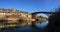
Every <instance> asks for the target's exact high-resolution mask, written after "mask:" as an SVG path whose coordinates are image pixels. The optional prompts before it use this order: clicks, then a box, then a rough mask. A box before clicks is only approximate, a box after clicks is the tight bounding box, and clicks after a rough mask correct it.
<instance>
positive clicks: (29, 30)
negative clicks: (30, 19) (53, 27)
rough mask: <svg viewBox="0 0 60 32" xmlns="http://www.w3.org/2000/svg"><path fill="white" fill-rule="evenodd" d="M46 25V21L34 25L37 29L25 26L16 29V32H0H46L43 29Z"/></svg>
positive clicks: (7, 31)
mask: <svg viewBox="0 0 60 32" xmlns="http://www.w3.org/2000/svg"><path fill="white" fill-rule="evenodd" d="M47 24H48V21H46V22H43V23H36V27H37V29H35V28H31V27H28V26H27V27H22V28H17V29H16V30H0V32H40V31H41V30H43V31H44V32H46V29H45V27H46V26H47ZM38 28H39V29H38Z"/></svg>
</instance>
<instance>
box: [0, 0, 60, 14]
mask: <svg viewBox="0 0 60 32" xmlns="http://www.w3.org/2000/svg"><path fill="white" fill-rule="evenodd" d="M59 5H60V0H0V8H7V9H18V10H21V11H25V12H29V13H32V12H38V11H49V12H50V11H53V10H54V9H56V8H57V7H59Z"/></svg>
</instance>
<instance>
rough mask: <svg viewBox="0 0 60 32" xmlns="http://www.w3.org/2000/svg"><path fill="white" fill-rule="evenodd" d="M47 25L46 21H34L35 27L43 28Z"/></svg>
mask: <svg viewBox="0 0 60 32" xmlns="http://www.w3.org/2000/svg"><path fill="white" fill-rule="evenodd" d="M47 25H48V21H46V22H42V23H36V27H38V28H44V27H46V26H47Z"/></svg>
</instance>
